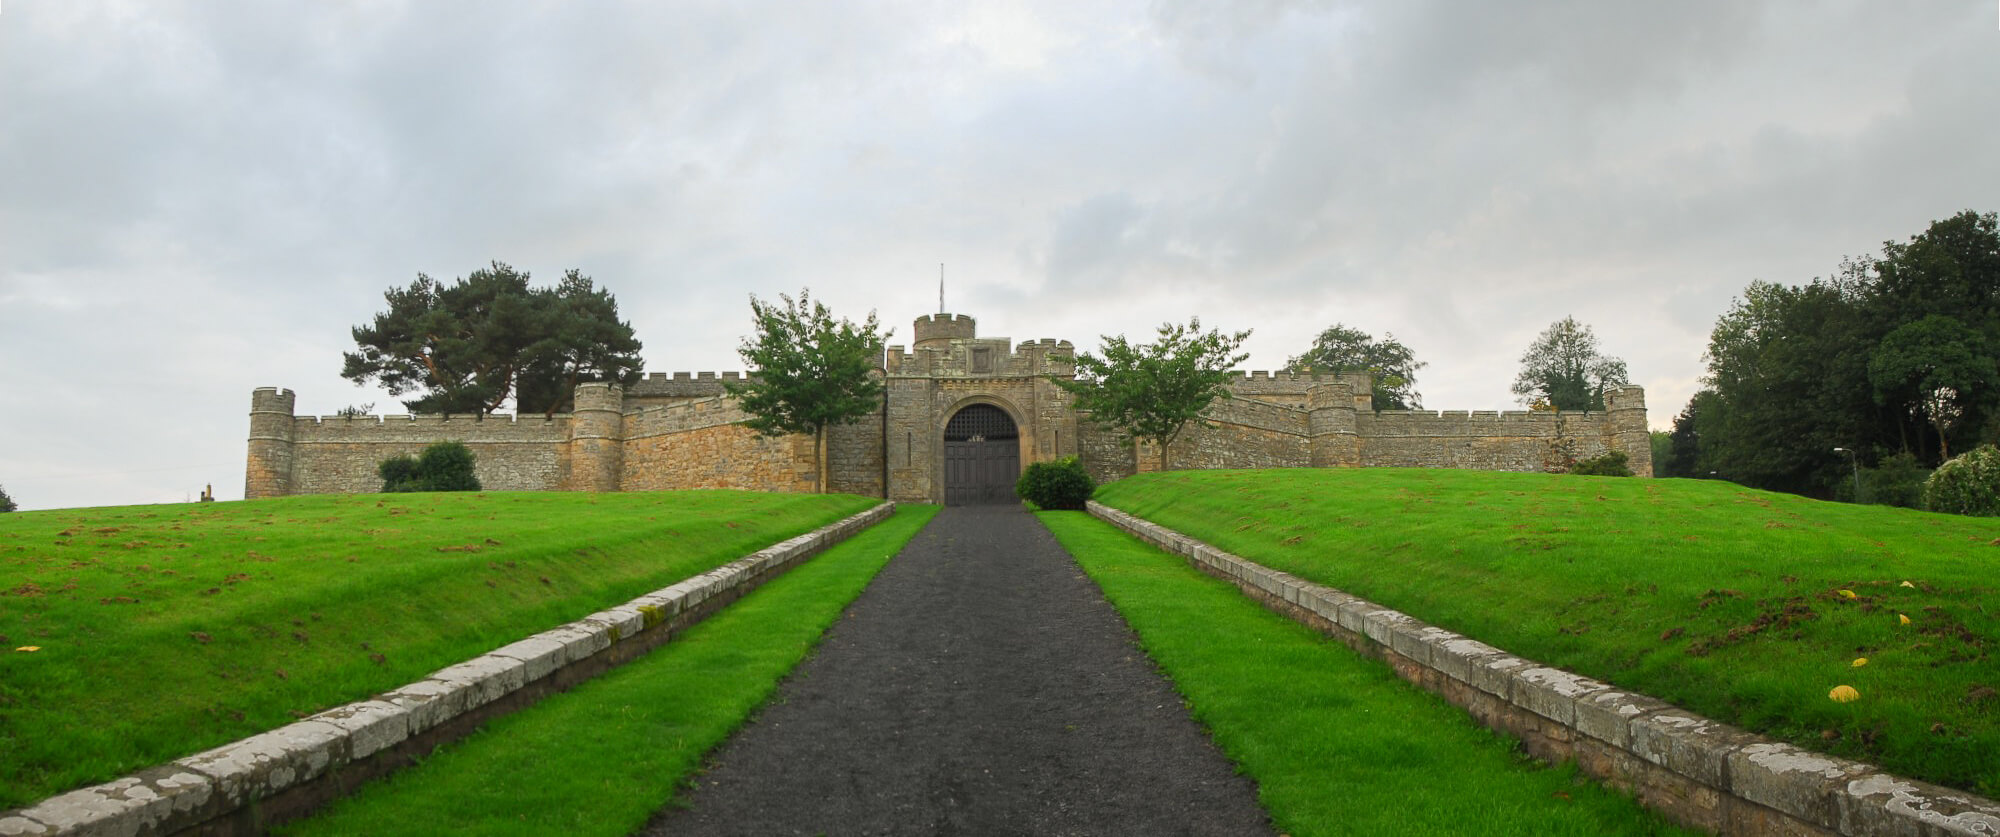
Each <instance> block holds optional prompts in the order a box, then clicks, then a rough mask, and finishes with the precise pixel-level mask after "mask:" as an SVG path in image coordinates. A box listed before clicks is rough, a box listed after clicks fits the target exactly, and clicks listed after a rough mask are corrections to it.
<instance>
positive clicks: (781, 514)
mask: <svg viewBox="0 0 2000 837" xmlns="http://www.w3.org/2000/svg"><path fill="white" fill-rule="evenodd" d="M876 502H879V501H876V500H870V499H867V498H862V497H853V496H842V495H829V496H814V495H790V494H758V493H750V492H729V491H699V492H696V491H690V492H661V493H630V494H561V493H497V492H495V493H478V494H400V495H349V496H317V497H292V498H284V499H276V500H259V501H253V502H243V503H213V504H196V505H177V506H132V507H122V508H97V509H77V510H55V511H44V512H26V513H16V514H9V515H0V809H4V808H9V807H16V806H20V805H23V804H27V803H30V802H33V801H34V800H36V799H39V798H41V797H44V796H47V795H49V794H52V793H56V792H60V791H63V790H67V789H69V788H73V787H78V786H82V785H86V784H90V783H93V782H100V781H106V780H109V779H111V778H115V777H117V776H119V775H121V774H124V773H127V772H130V771H133V770H137V769H140V768H143V767H146V766H150V765H153V764H157V763H160V762H163V761H166V760H169V759H172V758H176V757H179V756H183V755H187V754H189V753H193V752H197V751H199V750H202V749H205V748H208V747H212V746H216V745H218V744H222V743H225V742H228V741H231V740H234V739H237V738H241V737H243V736H246V735H251V734H255V733H257V732H260V731H263V730H267V729H271V728H274V727H277V726H280V725H282V724H285V723H289V722H290V721H291V720H293V719H294V718H297V717H303V716H305V715H308V714H311V713H313V712H316V711H319V710H322V709H325V708H328V707H331V706H337V705H339V704H342V703H346V702H348V701H352V700H357V699H360V698H364V697H367V696H368V695H371V694H374V693H377V692H381V691H385V690H388V689H392V688H395V687H397V686H400V685H402V684H405V683H408V682H411V681H413V680H416V679H418V678H421V677H422V676H424V675H425V674H427V673H429V672H431V671H434V670H436V669H438V668H441V667H443V666H446V665H450V664H452V663H455V662H458V661H460V660H464V659H466V658H469V657H472V656H475V655H477V654H480V653H484V652H485V651H488V650H491V649H493V648H495V647H498V646H500V645H504V644H506V643H508V642H512V641H514V640H516V639H519V638H521V637H523V636H526V635H528V634H531V633H534V632H536V631H539V630H543V629H546V628H549V627H552V626H554V625H558V624H561V623H563V622H566V621H569V620H572V619H576V618H578V617H581V616H584V615H587V614H589V613H591V612H593V611H596V610H599V609H601V608H603V607H606V606H608V605H611V604H614V603H619V602H623V601H625V600H627V599H630V598H632V597H634V596H637V595H639V594H641V593H644V592H646V591H649V590H653V589H657V588H659V587H663V586H666V585H668V584H671V583H673V582H674V581H677V580H679V579H681V578H685V577H687V576H690V575H694V574H697V573H700V572H704V571H706V570H708V569H711V568H713V567H715V566H718V565H720V564H723V563H726V562H728V561H731V560H734V559H735V558H737V557H740V556H741V555H743V554H745V553H748V552H752V551H755V550H757V549H759V548H762V547H763V546H765V545H767V544H770V543H773V542H776V541H779V540H783V539H785V538H788V537H791V536H793V535H797V534H800V533H802V532H806V531H810V530H811V529H813V528H816V527H818V526H821V525H824V524H826V523H829V522H832V521H834V520H837V519H839V518H841V517H843V516H846V515H849V514H853V513H855V512H858V511H861V510H863V509H866V508H868V507H869V506H871V505H873V504H874V503H876ZM16 649H34V650H16Z"/></svg>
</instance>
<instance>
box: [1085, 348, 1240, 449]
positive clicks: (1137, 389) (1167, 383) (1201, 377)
mask: <svg viewBox="0 0 2000 837" xmlns="http://www.w3.org/2000/svg"><path fill="white" fill-rule="evenodd" d="M1159 335H1160V337H1159V339H1158V340H1155V341H1153V342H1151V343H1141V344H1139V345H1132V344H1130V343H1127V342H1126V341H1125V336H1124V335H1122V334H1121V335H1119V336H1117V337H1109V336H1106V337H1104V338H1102V339H1103V340H1104V348H1103V352H1104V354H1103V356H1102V357H1098V356H1095V355H1091V354H1090V353H1088V352H1085V353H1082V354H1079V355H1077V356H1076V373H1077V374H1076V378H1075V379H1074V380H1066V379H1062V378H1054V379H1052V380H1054V381H1055V383H1056V385H1058V386H1060V387H1062V388H1063V389H1065V390H1068V391H1070V392H1071V393H1074V394H1075V395H1076V407H1077V408H1078V409H1081V410H1087V411H1089V413H1090V420H1091V421H1093V422H1095V423H1097V424H1100V425H1103V426H1106V427H1111V428H1115V429H1118V430H1121V431H1123V432H1124V433H1125V434H1126V435H1128V436H1131V437H1132V438H1134V439H1144V440H1147V441H1150V442H1152V443H1154V444H1156V445H1158V446H1159V448H1160V470H1162V471H1164V470H1166V469H1167V447H1168V446H1169V445H1172V444H1173V441H1174V439H1176V438H1178V437H1179V436H1180V434H1181V431H1182V430H1183V429H1185V428H1186V427H1187V424H1188V422H1190V421H1193V420H1194V419H1195V417H1197V416H1199V415H1201V413H1202V411H1203V410H1206V409H1208V405H1209V404H1210V403H1212V402H1214V401H1215V399H1217V398H1228V397H1229V389H1228V387H1227V386H1226V384H1227V383H1228V381H1229V370H1230V369H1232V368H1233V367H1235V366H1236V364H1239V363H1242V362H1243V361H1244V359H1245V358H1248V357H1249V356H1250V355H1248V354H1247V353H1244V354H1239V353H1238V352H1237V348H1238V347H1240V346H1242V345H1243V341H1244V340H1247V339H1249V337H1250V332H1249V331H1239V332H1236V333H1235V334H1223V333H1221V332H1219V331H1214V330H1210V331H1207V332H1203V331H1202V330H1201V319H1200V318H1199V317H1196V318H1191V319H1189V320H1188V322H1187V325H1180V324H1178V323H1165V324H1163V325H1161V326H1160V328H1159Z"/></svg>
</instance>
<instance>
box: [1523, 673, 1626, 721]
mask: <svg viewBox="0 0 2000 837" xmlns="http://www.w3.org/2000/svg"><path fill="white" fill-rule="evenodd" d="M1609 688H1611V687H1610V686H1609V685H1607V684H1605V683H1600V682H1598V681H1596V680H1592V679H1590V678H1588V677H1584V676H1583V675H1581V674H1574V673H1571V672H1567V671H1563V670H1562V669H1559V668H1550V667H1548V666H1534V667H1532V668H1524V669H1520V670H1517V671H1515V672H1514V682H1513V683H1512V684H1511V686H1510V691H1509V693H1508V698H1507V699H1508V700H1510V701H1512V702H1513V703H1514V705H1515V706H1518V707H1521V708H1522V709H1526V710H1528V711H1529V712H1533V713H1535V714H1537V715H1540V716H1542V717H1544V718H1547V719H1549V720H1551V721H1555V722H1556V723H1558V724H1562V725H1563V726H1566V727H1575V726H1576V701H1577V698H1580V697H1583V696H1584V695H1588V694H1592V693H1595V692H1602V691H1605V690H1607V689H1609Z"/></svg>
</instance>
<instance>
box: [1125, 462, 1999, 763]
mask: <svg viewBox="0 0 2000 837" xmlns="http://www.w3.org/2000/svg"><path fill="white" fill-rule="evenodd" d="M1098 499H1099V500H1100V501H1102V502H1104V503H1106V504H1109V505H1112V506H1115V507H1117V508H1120V509H1123V510H1125V511H1128V512H1131V513H1133V514H1136V515H1139V516H1141V517H1145V518H1147V519H1149V520H1153V521H1155V522H1157V523H1160V524H1161V525H1164V526H1168V527H1171V528H1173V529H1176V530H1179V531H1181V532H1184V533H1186V534H1188V535H1190V536H1193V537H1196V538H1200V539H1202V540H1205V541H1207V542H1209V543H1212V544H1214V545H1216V546H1218V547H1220V548H1222V549H1225V550H1228V551H1230V552H1234V553H1236V554H1238V555H1242V556H1244V557H1246V558H1249V559H1251V560H1253V561H1257V562H1259V563H1262V564H1264V565H1266V566H1270V567H1274V568H1276V569H1280V570H1284V571H1286V572H1290V573H1293V574H1295V575H1298V576H1300V577H1302V578H1306V579H1310V580H1312V581H1316V582H1319V583H1322V584H1326V585H1328V586H1331V587H1335V588H1339V589H1341V590H1345V591H1347V592H1350V593H1353V594H1354V595H1357V596H1361V597H1364V598H1367V599H1369V600H1371V601H1374V602H1377V603H1379V604H1382V605H1386V606H1388V607H1393V608H1396V609H1398V610H1401V611H1403V612H1405V613H1408V614H1410V615H1412V616H1415V617H1417V618H1419V619H1422V620H1425V621H1427V622H1430V623H1432V624H1435V625H1439V626H1441V627H1444V628H1448V629H1451V630H1454V631H1458V632H1460V633H1463V634H1466V635H1468V636H1471V637H1474V638H1476V639H1480V640H1483V641H1485V642H1488V643H1491V644H1493V645H1496V646H1499V647H1501V648H1504V649H1506V650H1508V651H1511V652H1513V653H1516V654H1521V655H1523V656H1527V657H1531V658H1534V659H1537V660H1540V661H1542V662H1545V663H1549V664H1553V665H1557V666H1561V667H1564V668H1567V669H1571V670H1573V671H1577V672H1580V673H1582V674H1584V675H1587V676H1590V677H1594V678H1598V679H1601V680H1606V681H1609V682H1612V683H1615V684H1618V685H1619V686H1622V687H1624V688H1628V689H1632V690H1634V691H1638V692H1642V693H1645V694H1650V695H1652V696H1654V697H1658V698H1660V699H1662V700H1666V701H1669V702H1672V703H1674V704H1677V705H1680V706H1682V707H1685V708H1687V709H1689V710H1692V711H1695V712H1699V713H1701V714H1704V715H1708V716H1710V717H1713V718H1716V719H1718V720H1722V721H1725V722H1728V723H1733V724H1737V725H1739V726H1743V727H1746V728H1749V729H1752V730H1755V731H1757V732H1761V733H1764V734H1767V735H1771V736H1773V737H1777V738H1781V739H1784V740H1788V741H1792V742H1795V743H1798V744H1800V745H1803V746H1807V747H1811V748H1813V749H1817V750H1820V751H1823V752H1829V753H1834V754H1838V755H1842V756H1848V757H1852V758H1858V759H1862V760H1866V761H1869V762H1872V763H1874V764H1877V765H1880V766H1882V767H1885V768H1887V769H1889V770H1891V771H1894V772H1896V773H1900V774H1903V775H1906V776H1910V777H1913V778H1919V779H1925V780H1928V781H1932V782H1937V783H1940V784H1945V785H1951V786H1955V787H1959V788H1964V789H1968V790H1972V791H1975V792H1978V793H1982V794H1985V795H1989V796H1995V795H2000V697H1996V694H1995V690H1996V689H2000V665H1996V663H1995V661H1994V659H1993V656H1992V652H1993V650H1994V644H1995V641H1996V639H2000V538H1996V535H2000V522H1996V521H1994V520H1991V519H1974V518H1963V517H1951V516H1946V515H1936V514H1928V513H1923V512H1915V511H1909V510H1905V509H1894V508H1886V507H1877V506H1854V505H1846V504H1836V503H1826V502H1820V501H1815V500H1808V499H1805V498H1801V497H1795V496H1791V495H1785V494H1773V493H1769V492H1763V491H1755V490H1751V489H1746V488H1742V487H1740V486H1736V485H1732V484H1729V483H1724V482H1715V481H1691V480H1640V479H1616V478H1603V477H1567V476H1548V475H1540V474H1504V473H1487V472H1473V471H1443V470H1416V469H1409V470H1402V469H1379V470H1376V469H1354V470H1303V469H1302V470H1274V471H1205V472H1191V471H1190V472H1173V473H1167V474H1147V475H1143V476H1140V477H1137V478H1134V479H1128V480H1124V481H1121V482H1118V483H1114V484H1111V485H1108V486H1105V487H1104V488H1103V489H1102V490H1101V491H1100V492H1099V496H1098ZM1902 617H1907V618H1908V620H1909V621H1908V622H1907V623H1905V622H1904V621H1903V619H1902ZM1862 660H1865V662H1859V661H1862ZM1838 685H1849V686H1852V687H1854V688H1855V689H1857V690H1859V692H1860V695H1861V697H1860V699H1859V700H1856V701H1853V702H1851V703H1836V702H1834V701H1832V700H1830V699H1829V698H1828V692H1829V690H1831V689H1833V688H1834V687H1835V686H1838Z"/></svg>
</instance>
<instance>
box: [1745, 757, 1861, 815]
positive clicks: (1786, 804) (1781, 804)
mask: <svg viewBox="0 0 2000 837" xmlns="http://www.w3.org/2000/svg"><path fill="white" fill-rule="evenodd" d="M1872 772H1873V769H1872V768H1870V767H1869V766H1868V765H1865V764H1861V763H1859V762H1852V761H1847V760H1845V759H1836V758H1832V757H1830V756H1823V755H1820V754H1818V753H1813V752H1808V751H1806V750H1801V749H1799V748H1797V747H1794V746H1792V745H1790V744H1783V743H1779V742H1776V741H1758V742H1754V743H1750V744H1745V745H1743V747H1742V749H1739V750H1737V751H1736V752H1734V753H1731V754H1729V792H1730V793H1732V794H1734V795H1736V796H1737V797H1740V798H1742V799H1746V800H1749V801H1751V802H1754V803H1757V804H1758V805H1762V806H1764V807H1767V808H1771V809H1773V810H1776V811H1778V812H1780V813H1783V814H1786V815H1789V816H1792V817H1797V818H1799V819H1801V820H1805V821H1806V822H1808V823H1811V824H1813V825H1816V826H1820V827H1822V828H1828V829H1838V828H1839V827H1840V820H1841V797H1842V796H1844V795H1845V792H1846V788H1847V783H1848V782H1850V781H1852V780H1854V779H1856V778H1859V777H1861V776H1863V775H1865V774H1868V773H1872Z"/></svg>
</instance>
